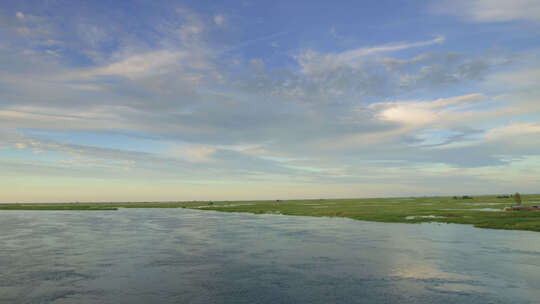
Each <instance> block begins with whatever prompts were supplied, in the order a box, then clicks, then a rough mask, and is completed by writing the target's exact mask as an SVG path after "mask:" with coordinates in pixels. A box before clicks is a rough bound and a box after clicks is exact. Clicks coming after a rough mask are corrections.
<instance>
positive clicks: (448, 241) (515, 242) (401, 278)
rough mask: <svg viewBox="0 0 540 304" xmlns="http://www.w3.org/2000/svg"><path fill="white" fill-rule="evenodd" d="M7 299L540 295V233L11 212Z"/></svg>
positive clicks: (335, 221)
mask: <svg viewBox="0 0 540 304" xmlns="http://www.w3.org/2000/svg"><path fill="white" fill-rule="evenodd" d="M0 302H1V303H540V233H537V232H527V231H501V230H488V229H478V228H473V227H470V226H465V225H445V224H388V223H371V222H362V221H354V220H348V219H339V218H312V217H289V216H280V215H251V214H232V213H218V212H212V211H197V210H186V209H120V210H119V211H116V212H114V211H93V212H91V211H84V212H77V211H51V212H44V211H3V212H0Z"/></svg>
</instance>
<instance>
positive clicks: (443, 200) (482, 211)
mask: <svg viewBox="0 0 540 304" xmlns="http://www.w3.org/2000/svg"><path fill="white" fill-rule="evenodd" d="M522 200H523V205H530V204H533V203H535V202H538V201H539V200H540V195H522ZM511 205H513V201H512V198H506V197H497V196H495V195H493V196H477V197H473V198H467V199H463V198H462V197H458V198H454V197H407V198H373V199H319V200H274V201H238V202H232V201H220V202H208V201H205V202H201V201H195V202H163V203H159V202H148V203H64V204H1V205H0V210H44V211H45V210H82V211H99V210H102V211H103V210H116V209H117V208H190V209H198V210H214V211H222V212H245V213H254V214H282V215H295V216H318V217H320V216H326V217H345V218H351V219H356V220H364V221H375V222H399V223H421V222H440V223H455V224H470V225H474V226H475V227H480V228H492V229H511V230H530V231H539V232H540V212H537V211H504V208H505V207H509V206H511Z"/></svg>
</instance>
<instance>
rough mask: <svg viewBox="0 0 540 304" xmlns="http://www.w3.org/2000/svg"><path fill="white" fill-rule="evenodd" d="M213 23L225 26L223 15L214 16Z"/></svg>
mask: <svg viewBox="0 0 540 304" xmlns="http://www.w3.org/2000/svg"><path fill="white" fill-rule="evenodd" d="M214 23H215V24H216V25H217V26H223V25H224V24H225V17H224V16H223V15H215V16H214Z"/></svg>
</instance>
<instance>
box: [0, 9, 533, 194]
mask: <svg viewBox="0 0 540 304" xmlns="http://www.w3.org/2000/svg"><path fill="white" fill-rule="evenodd" d="M539 55H540V1H538V0H514V1H505V0H453V1H385V0H377V1H332V2H329V1H281V0H276V1H249V0H247V1H219V2H216V1H204V0H203V1H189V2H182V1H141V0H138V1H137V0H135V1H54V0H47V1H10V0H8V1H1V2H0V173H1V174H0V202H72V201H180V200H251V199H293V198H345V197H382V196H425V195H426V196H427V195H462V194H488V193H489V194H495V193H513V192H516V191H519V192H522V193H538V192H540V85H539V82H538V79H540V56H539Z"/></svg>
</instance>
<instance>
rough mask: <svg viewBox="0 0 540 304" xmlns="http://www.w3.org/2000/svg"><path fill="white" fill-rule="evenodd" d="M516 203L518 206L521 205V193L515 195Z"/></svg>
mask: <svg viewBox="0 0 540 304" xmlns="http://www.w3.org/2000/svg"><path fill="white" fill-rule="evenodd" d="M514 202H516V205H521V195H519V192H516V193H515V194H514Z"/></svg>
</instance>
